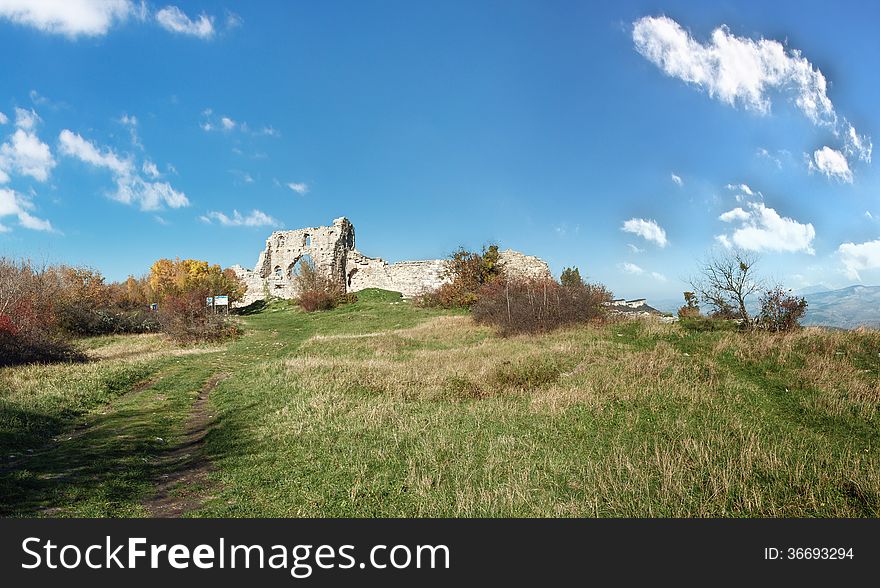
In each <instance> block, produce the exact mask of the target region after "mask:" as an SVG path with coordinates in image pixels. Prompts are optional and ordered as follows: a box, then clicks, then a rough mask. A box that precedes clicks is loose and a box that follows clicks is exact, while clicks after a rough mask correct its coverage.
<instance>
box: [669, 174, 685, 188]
mask: <svg viewBox="0 0 880 588" xmlns="http://www.w3.org/2000/svg"><path fill="white" fill-rule="evenodd" d="M672 183H673V184H675V185H676V186H684V181H683V180H682V179H681V176H678V175H676V174H675V172H673V173H672Z"/></svg>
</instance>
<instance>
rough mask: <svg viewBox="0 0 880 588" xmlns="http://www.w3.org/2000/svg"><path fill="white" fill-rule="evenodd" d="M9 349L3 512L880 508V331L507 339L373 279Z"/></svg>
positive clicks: (618, 328) (602, 331)
mask: <svg viewBox="0 0 880 588" xmlns="http://www.w3.org/2000/svg"><path fill="white" fill-rule="evenodd" d="M240 320H241V321H242V326H243V328H244V329H245V336H244V337H242V338H241V339H240V340H238V341H235V342H233V343H230V344H227V345H225V346H222V347H207V346H205V347H195V348H178V347H174V346H171V345H169V344H168V343H166V342H165V341H163V340H161V339H159V338H158V336H152V335H150V336H132V337H114V338H99V339H90V340H87V341H85V342H84V344H85V346H86V347H87V348H88V349H89V353H90V354H91V355H92V357H94V358H95V361H94V362H92V363H89V364H84V365H83V364H80V365H55V366H30V367H21V368H6V369H3V370H0V444H2V453H0V513H2V514H4V515H24V516H83V515H86V516H133V515H166V514H182V515H187V516H356V517H360V516H441V517H443V516H724V517H738V516H878V515H880V416H878V403H880V335H878V334H877V333H875V332H866V333H854V332H825V331H818V330H805V331H803V332H800V333H796V334H791V335H785V336H771V335H767V334H752V335H745V334H740V333H731V332H700V333H693V332H688V331H685V330H683V329H681V327H679V326H677V325H659V324H654V323H645V322H635V321H634V322H625V323H619V324H610V325H605V326H599V327H581V328H577V329H571V330H566V331H560V332H556V333H552V334H549V335H544V336H538V337H514V338H509V339H501V338H498V337H496V336H495V335H493V333H491V332H490V331H489V330H487V329H485V328H483V327H479V326H476V325H474V324H473V322H472V321H471V320H470V318H469V317H468V316H467V315H465V314H462V313H453V312H448V311H438V310H430V309H420V308H414V307H412V306H411V305H410V304H409V303H407V302H405V301H402V300H401V299H400V297H399V296H397V295H396V294H393V293H388V292H382V291H366V292H363V293H361V294H359V301H358V302H357V303H356V304H352V305H346V306H343V307H340V308H338V309H336V310H333V311H329V312H325V313H314V314H306V313H304V312H302V311H300V310H299V309H297V308H295V307H292V306H290V305H288V304H286V303H273V304H270V305H268V306H267V307H265V308H263V309H262V310H261V311H260V312H257V313H254V314H250V315H247V316H244V317H242V318H241V319H240Z"/></svg>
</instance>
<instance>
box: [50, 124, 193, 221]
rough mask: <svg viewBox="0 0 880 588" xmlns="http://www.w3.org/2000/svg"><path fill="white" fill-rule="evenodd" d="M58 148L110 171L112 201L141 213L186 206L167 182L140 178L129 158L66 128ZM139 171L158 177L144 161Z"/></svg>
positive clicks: (62, 152)
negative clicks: (130, 205)
mask: <svg viewBox="0 0 880 588" xmlns="http://www.w3.org/2000/svg"><path fill="white" fill-rule="evenodd" d="M58 149H59V152H60V153H61V154H62V155H65V156H68V157H73V158H75V159H78V160H80V161H82V162H83V163H86V164H88V165H91V166H93V167H97V168H101V169H106V170H108V171H110V173H111V174H112V175H113V178H114V180H115V181H116V191H115V192H114V193H112V194H111V197H112V198H113V199H114V200H117V201H119V202H122V203H125V204H137V205H139V206H140V208H141V210H161V209H162V208H164V207H166V206H167V207H169V208H182V207H184V206H189V200H188V199H187V197H186V194H184V193H183V192H179V191H177V190H175V189H174V188H172V187H171V184H169V183H168V182H153V181H150V180H148V179H144V177H143V176H141V175H140V174H139V173H137V168H136V166H135V163H134V161H133V160H132V159H131V158H122V157H120V156H119V155H117V154H116V153H115V152H114V151H113V150H112V149H109V148H103V149H101V148H99V147H97V146H96V145H95V144H94V143H93V142H91V141H89V140H87V139H84V138H83V137H82V136H80V135H78V134H77V133H74V132H73V131H70V130H68V129H64V130H63V131H61V133H60V134H59V135H58ZM142 169H143V170H144V172H145V173H146V174H147V175H148V176H150V178H152V179H155V176H154V175H153V172H154V171H155V172H156V173H157V174H158V169H156V167H155V165H153V164H152V163H150V162H145V163H144V165H143V167H142Z"/></svg>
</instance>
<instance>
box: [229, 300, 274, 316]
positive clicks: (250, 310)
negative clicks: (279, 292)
mask: <svg viewBox="0 0 880 588" xmlns="http://www.w3.org/2000/svg"><path fill="white" fill-rule="evenodd" d="M266 306H267V304H266V301H265V300H257V301H255V302H251V303H250V304H248V305H247V306H242V307H241V308H236V309H235V310H233V311H232V314H237V315H241V316H250V315H254V314H259V313H261V312H262V311H263V310H264V309H265V308H266Z"/></svg>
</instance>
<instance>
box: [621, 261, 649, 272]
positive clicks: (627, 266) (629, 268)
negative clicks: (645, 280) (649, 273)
mask: <svg viewBox="0 0 880 588" xmlns="http://www.w3.org/2000/svg"><path fill="white" fill-rule="evenodd" d="M617 267H618V268H619V269H620V271H623V272H626V273H628V274H633V275H636V276H638V275H641V274H643V273H645V270H643V269H642V268H640V267H639V266H637V265H636V264H634V263H630V262H628V261H627V262H624V263H619V264H617Z"/></svg>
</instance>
